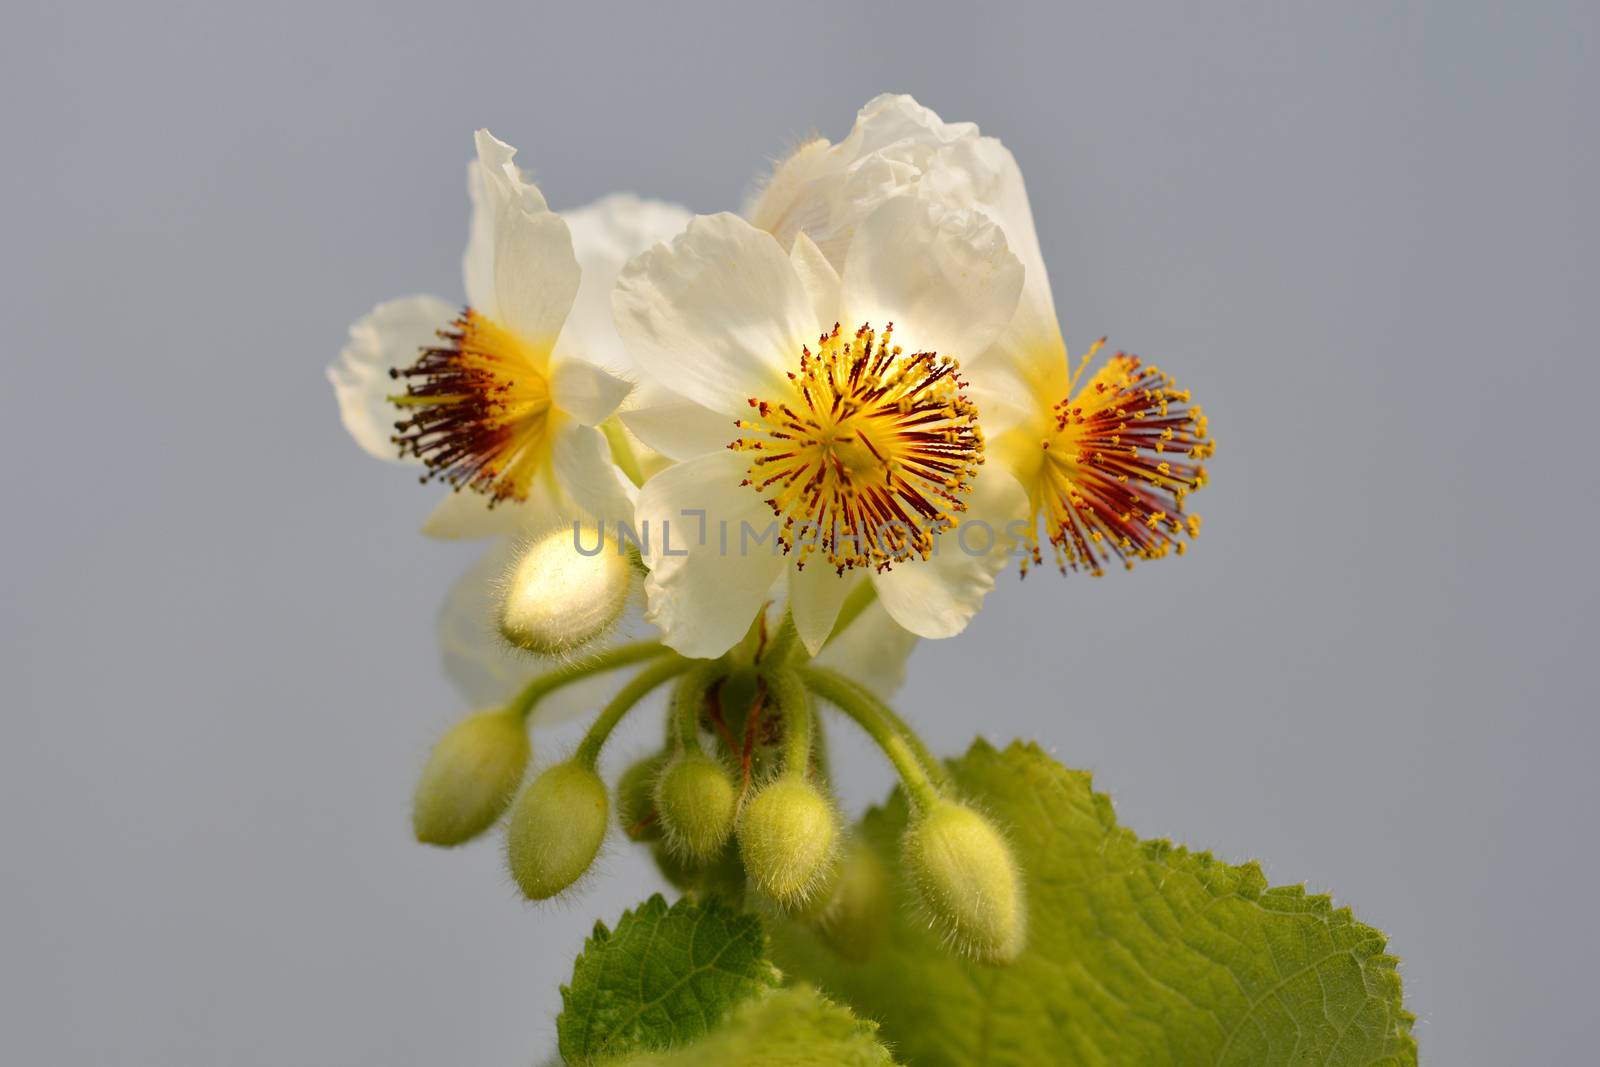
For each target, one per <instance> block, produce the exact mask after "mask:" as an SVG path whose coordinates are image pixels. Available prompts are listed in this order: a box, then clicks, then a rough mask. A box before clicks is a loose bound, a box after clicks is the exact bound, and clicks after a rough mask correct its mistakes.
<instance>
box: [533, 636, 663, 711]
mask: <svg viewBox="0 0 1600 1067" xmlns="http://www.w3.org/2000/svg"><path fill="white" fill-rule="evenodd" d="M668 651H669V650H668V648H667V646H665V645H663V644H662V643H661V642H660V641H639V642H636V643H634V644H630V645H617V646H616V647H614V648H608V649H606V650H605V651H603V652H599V653H596V654H595V655H593V656H591V657H589V658H588V659H586V660H583V661H582V662H578V663H569V664H567V665H566V666H565V667H559V668H557V669H556V670H553V671H551V672H550V673H549V674H541V675H540V676H539V677H537V678H535V679H533V680H532V681H531V682H529V683H528V684H527V685H525V686H523V687H522V692H520V693H518V694H517V695H516V696H515V697H514V698H512V700H511V703H509V704H507V705H506V711H507V712H508V713H510V714H513V715H518V716H521V717H522V718H523V719H527V717H528V716H529V715H530V714H531V713H532V712H533V707H534V705H535V704H537V703H538V702H539V701H541V700H543V699H544V698H545V697H547V696H549V695H550V694H551V693H553V692H555V691H556V690H557V689H560V688H561V687H562V686H565V685H571V684H572V683H573V682H577V681H581V680H583V679H584V678H587V677H589V676H590V675H594V674H604V673H605V672H606V671H614V670H616V669H617V668H618V667H626V666H628V665H629V664H630V663H638V662H639V661H640V660H646V659H651V658H653V657H655V656H662V655H666V654H667V652H668Z"/></svg>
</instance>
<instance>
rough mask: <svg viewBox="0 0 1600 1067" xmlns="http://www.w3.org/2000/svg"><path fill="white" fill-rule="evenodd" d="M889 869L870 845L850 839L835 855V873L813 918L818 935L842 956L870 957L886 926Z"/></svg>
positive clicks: (863, 958) (853, 957) (858, 958)
mask: <svg viewBox="0 0 1600 1067" xmlns="http://www.w3.org/2000/svg"><path fill="white" fill-rule="evenodd" d="M890 903H891V895H890V879H889V871H888V869H887V868H886V867H885V866H884V864H883V861H882V860H881V859H879V858H878V854H877V853H876V852H874V851H873V850H872V847H871V846H870V845H868V844H867V843H866V842H865V841H863V840H861V839H860V838H853V839H852V840H851V841H850V843H849V844H847V845H846V846H845V847H844V848H843V849H842V850H841V854H840V857H839V875H838V878H837V879H836V880H835V882H834V886H833V892H832V893H831V894H829V897H828V902H827V904H826V906H825V907H824V908H823V910H822V911H821V912H820V913H819V914H818V915H817V917H816V920H815V922H816V927H817V930H818V932H819V933H821V934H822V938H823V940H824V941H826V942H827V943H828V944H829V946H831V947H832V948H833V950H834V951H835V952H837V953H838V954H839V955H841V956H843V957H844V958H845V959H848V960H853V961H856V962H861V961H863V960H866V959H868V958H870V957H871V956H872V954H873V952H874V951H876V949H877V947H878V944H879V942H881V941H882V940H883V934H884V931H885V930H886V929H887V928H888V925H889V911H890Z"/></svg>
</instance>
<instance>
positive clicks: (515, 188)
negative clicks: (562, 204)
mask: <svg viewBox="0 0 1600 1067" xmlns="http://www.w3.org/2000/svg"><path fill="white" fill-rule="evenodd" d="M473 145H474V147H476V148H477V150H478V163H479V164H480V165H481V166H482V167H483V171H484V175H485V177H487V178H488V179H489V180H490V182H491V183H492V185H493V186H494V187H495V188H496V189H503V190H505V191H506V192H509V193H510V194H512V197H513V199H514V201H515V203H516V204H517V205H518V206H520V207H521V208H522V210H524V211H528V212H532V213H534V214H537V213H539V212H541V211H549V210H550V205H549V204H547V203H545V199H544V194H543V193H541V192H539V189H538V187H537V186H535V185H534V184H533V183H532V182H530V181H528V179H527V177H526V176H525V175H524V174H523V173H522V168H521V167H519V166H517V164H516V162H515V159H514V157H515V156H516V154H517V150H516V149H515V148H512V147H511V146H510V145H508V144H506V143H505V142H504V141H502V140H500V138H498V137H496V136H495V135H494V134H492V133H490V132H489V131H488V130H478V131H477V132H476V133H475V134H474V135H473Z"/></svg>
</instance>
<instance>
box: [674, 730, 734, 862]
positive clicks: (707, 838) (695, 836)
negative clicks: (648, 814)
mask: <svg viewBox="0 0 1600 1067" xmlns="http://www.w3.org/2000/svg"><path fill="white" fill-rule="evenodd" d="M738 805H739V794H738V791H737V790H736V789H735V788H734V785H733V781H732V780H731V779H730V778H729V777H728V772H726V771H724V770H723V769H722V764H720V763H718V762H717V761H716V760H714V759H712V758H711V757H710V756H707V755H705V754H704V753H703V752H696V753H693V754H691V755H688V756H685V757H683V758H681V759H677V760H674V761H673V762H672V763H670V764H668V765H667V769H666V770H664V771H663V772H661V777H660V778H659V779H658V780H657V781H656V812H657V814H658V815H659V816H660V818H661V829H662V832H663V833H664V834H665V835H666V839H667V846H668V847H669V848H671V849H672V850H674V851H675V852H678V853H680V854H681V855H683V856H684V857H685V858H686V859H688V860H690V861H692V862H697V863H704V862H705V861H706V860H708V859H710V858H711V857H712V856H714V855H716V854H717V851H718V850H719V849H721V848H722V846H723V845H725V844H727V842H728V837H729V835H730V834H732V833H733V816H734V812H735V809H737V807H738Z"/></svg>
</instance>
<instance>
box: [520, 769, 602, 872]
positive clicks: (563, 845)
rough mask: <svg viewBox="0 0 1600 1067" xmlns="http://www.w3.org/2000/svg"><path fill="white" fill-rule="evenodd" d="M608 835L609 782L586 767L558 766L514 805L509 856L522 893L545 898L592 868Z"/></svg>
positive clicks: (523, 794)
mask: <svg viewBox="0 0 1600 1067" xmlns="http://www.w3.org/2000/svg"><path fill="white" fill-rule="evenodd" d="M605 836H606V785H605V783H604V782H602V781H601V780H600V776H599V775H598V774H596V773H595V772H594V770H593V769H592V768H590V767H586V766H584V765H583V764H581V763H573V762H568V763H558V764H556V765H555V766H554V767H551V768H550V769H549V770H547V771H545V772H544V773H543V774H541V775H539V777H537V778H535V779H534V780H533V781H532V782H530V783H529V784H528V787H527V788H526V789H524V790H523V791H522V792H521V794H520V795H518V797H517V802H516V803H515V804H514V805H512V808H511V825H510V828H509V830H508V832H507V834H506V858H507V859H508V860H509V862H510V864H511V874H512V876H513V877H514V878H516V880H517V885H519V886H521V887H522V892H523V893H524V894H526V895H527V897H528V898H529V899H530V900H545V899H547V898H549V897H553V896H555V895H556V894H557V893H559V892H561V891H562V890H563V889H565V888H567V887H568V886H569V885H571V884H572V883H573V882H576V881H577V880H578V877H579V876H580V875H582V874H583V872H584V871H586V870H588V869H589V865H590V864H591V863H593V862H594V858H595V855H596V854H597V853H598V852H599V851H600V843H601V842H602V841H603V840H605Z"/></svg>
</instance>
